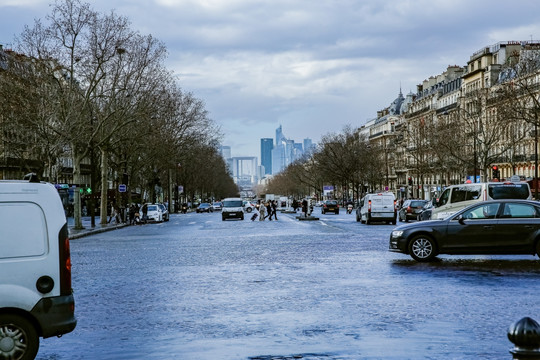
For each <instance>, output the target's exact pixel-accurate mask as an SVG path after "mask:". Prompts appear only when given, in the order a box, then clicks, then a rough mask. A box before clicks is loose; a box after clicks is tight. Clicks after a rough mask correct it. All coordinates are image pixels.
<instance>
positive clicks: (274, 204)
mask: <svg viewBox="0 0 540 360" xmlns="http://www.w3.org/2000/svg"><path fill="white" fill-rule="evenodd" d="M272 215H274V220H277V201H276V200H274V201H272ZM270 220H272V219H270Z"/></svg>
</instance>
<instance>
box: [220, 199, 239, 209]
mask: <svg viewBox="0 0 540 360" xmlns="http://www.w3.org/2000/svg"><path fill="white" fill-rule="evenodd" d="M223 207H242V200H227V201H224V202H223Z"/></svg>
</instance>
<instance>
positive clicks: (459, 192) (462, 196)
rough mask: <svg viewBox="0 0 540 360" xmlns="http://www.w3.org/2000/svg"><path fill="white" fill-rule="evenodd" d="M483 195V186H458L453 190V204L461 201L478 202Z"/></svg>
mask: <svg viewBox="0 0 540 360" xmlns="http://www.w3.org/2000/svg"><path fill="white" fill-rule="evenodd" d="M480 195H482V186H481V185H473V186H470V185H465V186H458V187H456V188H454V190H452V196H451V199H452V200H451V202H452V203H457V202H461V201H468V200H477V199H479V198H480Z"/></svg>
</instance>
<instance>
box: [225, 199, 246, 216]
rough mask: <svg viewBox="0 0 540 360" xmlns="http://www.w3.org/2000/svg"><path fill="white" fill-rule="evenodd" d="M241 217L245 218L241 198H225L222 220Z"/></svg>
mask: <svg viewBox="0 0 540 360" xmlns="http://www.w3.org/2000/svg"><path fill="white" fill-rule="evenodd" d="M234 218H239V219H240V220H244V207H243V201H242V199H241V198H227V199H224V200H223V209H222V210H221V220H223V221H225V220H226V219H234Z"/></svg>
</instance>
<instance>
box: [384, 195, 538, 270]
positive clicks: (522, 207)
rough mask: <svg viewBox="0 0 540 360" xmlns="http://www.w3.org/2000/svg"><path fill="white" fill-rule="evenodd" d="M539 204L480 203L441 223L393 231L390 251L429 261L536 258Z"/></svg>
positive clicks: (402, 227)
mask: <svg viewBox="0 0 540 360" xmlns="http://www.w3.org/2000/svg"><path fill="white" fill-rule="evenodd" d="M539 239H540V203H538V202H536V201H528V200H494V201H484V202H481V203H477V204H474V205H471V206H469V207H466V208H465V209H463V210H461V211H458V212H457V213H455V214H453V215H452V216H450V217H447V218H446V219H443V220H430V221H421V222H417V223H412V224H408V225H402V226H398V227H396V228H395V229H394V230H393V231H392V234H391V235H390V248H389V250H390V251H394V252H401V253H404V254H409V255H410V256H411V257H412V258H413V259H415V260H417V261H430V260H432V259H433V258H434V257H435V256H437V255H438V254H531V255H534V254H538V256H540V241H539Z"/></svg>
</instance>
